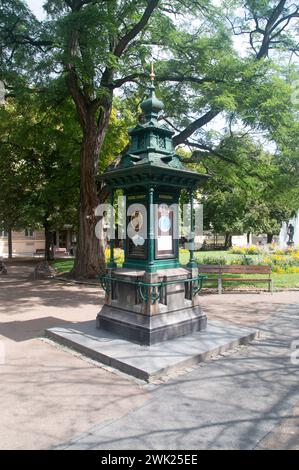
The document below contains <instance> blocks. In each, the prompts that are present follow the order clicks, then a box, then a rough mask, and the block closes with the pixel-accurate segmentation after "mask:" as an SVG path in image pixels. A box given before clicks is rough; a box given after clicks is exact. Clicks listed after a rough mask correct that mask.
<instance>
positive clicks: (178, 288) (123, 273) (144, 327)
mask: <svg viewBox="0 0 299 470" xmlns="http://www.w3.org/2000/svg"><path fill="white" fill-rule="evenodd" d="M192 271H193V270H192ZM112 273H113V278H116V279H117V278H118V279H120V280H119V282H118V281H113V286H112V291H111V294H110V295H109V296H106V300H105V305H104V306H103V308H102V310H101V311H100V312H99V314H98V316H97V328H101V329H103V330H106V331H110V332H112V333H114V334H117V335H119V336H120V337H123V338H126V339H128V340H130V341H132V342H135V343H138V344H143V345H148V346H150V345H152V344H156V343H160V342H163V341H167V340H170V339H174V338H178V337H181V336H186V335H189V334H191V333H194V332H196V331H200V330H204V329H205V328H206V326H207V317H206V315H205V314H204V313H203V312H202V309H201V307H200V305H199V304H198V295H197V294H195V295H192V294H191V292H190V283H187V285H186V283H184V282H182V281H184V280H185V279H188V278H190V277H193V276H194V275H195V273H194V272H191V271H190V270H187V269H185V268H177V269H173V270H163V271H158V272H157V273H154V274H152V273H151V274H150V273H144V272H143V271H131V270H128V269H118V270H114V271H113V272H112ZM137 280H139V281H140V280H144V282H152V283H155V282H159V281H161V280H163V281H170V282H171V284H170V285H167V287H166V288H165V289H164V291H163V295H162V296H161V298H159V300H158V301H156V302H154V303H153V302H152V300H151V299H150V298H149V300H147V301H145V300H142V298H141V297H140V292H139V290H138V286H137V285H136V284H134V282H136V281H137ZM125 281H127V282H125ZM130 282H131V283H130ZM191 290H192V289H191Z"/></svg>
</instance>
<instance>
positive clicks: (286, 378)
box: [70, 310, 299, 449]
mask: <svg viewBox="0 0 299 470" xmlns="http://www.w3.org/2000/svg"><path fill="white" fill-rule="evenodd" d="M274 320H275V321H274ZM264 329H265V332H267V334H268V337H266V338H264V339H263V340H262V341H257V342H254V343H253V344H252V345H251V346H249V347H248V348H245V349H243V350H240V351H238V352H236V353H234V354H231V355H229V356H228V357H225V358H222V359H219V360H218V361H215V362H212V363H211V362H210V363H208V364H204V365H203V366H201V367H199V368H196V369H195V370H193V371H192V372H190V373H189V374H185V375H184V376H181V377H180V378H177V379H173V380H171V381H169V382H168V383H164V384H163V386H162V387H159V389H158V390H157V391H156V393H155V399H153V400H151V401H150V402H148V403H147V405H146V406H144V407H142V408H140V409H139V410H136V411H135V412H134V414H131V415H130V416H128V417H125V418H123V419H122V420H120V421H118V422H117V423H112V424H109V425H108V426H106V427H104V428H103V427H101V428H98V429H95V430H93V431H92V432H91V433H90V434H89V435H88V436H86V437H84V438H82V439H80V440H78V441H77V442H74V444H73V448H86V449H87V448H88V449H136V448H137V449H162V448H163V449H170V448H175V449H184V448H189V449H253V448H258V447H259V443H260V442H261V441H262V439H263V438H264V437H265V436H266V435H268V433H269V432H271V431H272V430H273V429H275V427H276V426H277V425H278V424H279V423H280V421H281V419H285V420H287V422H288V425H289V426H292V428H293V432H294V430H295V426H296V422H298V418H299V415H298V412H299V410H298V408H297V409H296V408H294V406H295V404H296V403H298V399H299V389H298V380H299V367H298V366H296V365H293V364H291V362H290V357H289V346H290V341H291V337H290V336H288V331H289V330H291V332H292V335H293V336H299V320H298V317H297V316H296V313H295V310H291V311H290V310H288V313H283V314H282V318H281V319H280V315H279V316H275V318H270V319H269V323H268V325H267V324H265V326H264ZM273 330H275V333H273ZM277 432H278V431H277ZM295 432H296V431H295ZM280 436H281V435H280ZM280 442H285V445H286V446H287V447H285V448H296V446H298V442H299V430H298V429H297V432H296V436H293V437H292V438H291V437H290V436H289V439H288V443H286V439H285V438H284V439H283V438H281V440H280ZM269 445H271V446H272V448H275V446H276V448H279V444H277V437H276V442H275V441H272V443H270V444H269ZM70 447H71V448H72V446H70ZM261 448H262V446H261ZM270 448H271V447H270Z"/></svg>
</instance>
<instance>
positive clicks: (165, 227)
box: [159, 215, 171, 233]
mask: <svg viewBox="0 0 299 470" xmlns="http://www.w3.org/2000/svg"><path fill="white" fill-rule="evenodd" d="M170 227H171V220H170V218H169V216H168V215H162V216H161V217H160V219H159V228H160V230H161V232H164V233H165V232H169V230H170Z"/></svg>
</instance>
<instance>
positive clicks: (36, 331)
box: [0, 317, 69, 342]
mask: <svg viewBox="0 0 299 470" xmlns="http://www.w3.org/2000/svg"><path fill="white" fill-rule="evenodd" d="M65 323H68V324H69V321H67V320H62V319H61V318H55V317H42V318H36V319H33V320H25V321H10V322H5V323H1V322H0V335H2V336H5V337H6V338H9V339H11V340H13V341H17V342H19V341H28V340H29V339H33V338H38V337H40V336H43V334H44V331H45V330H46V329H47V328H52V327H54V326H61V325H64V324H65Z"/></svg>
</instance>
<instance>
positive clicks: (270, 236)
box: [267, 233, 274, 243]
mask: <svg viewBox="0 0 299 470" xmlns="http://www.w3.org/2000/svg"><path fill="white" fill-rule="evenodd" d="M273 236H274V235H273V233H267V243H272V242H273Z"/></svg>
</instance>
